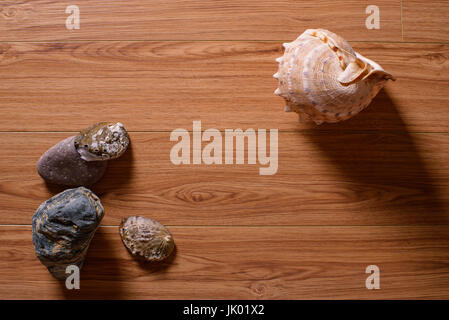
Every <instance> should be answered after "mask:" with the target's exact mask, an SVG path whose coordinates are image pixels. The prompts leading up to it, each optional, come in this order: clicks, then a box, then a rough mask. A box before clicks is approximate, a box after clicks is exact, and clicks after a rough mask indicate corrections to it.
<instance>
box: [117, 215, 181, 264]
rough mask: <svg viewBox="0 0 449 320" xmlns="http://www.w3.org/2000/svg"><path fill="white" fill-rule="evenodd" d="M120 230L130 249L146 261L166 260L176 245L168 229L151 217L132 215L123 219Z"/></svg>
mask: <svg viewBox="0 0 449 320" xmlns="http://www.w3.org/2000/svg"><path fill="white" fill-rule="evenodd" d="M119 231H120V236H121V238H122V241H123V244H124V245H125V247H126V248H127V249H128V251H129V252H130V253H131V254H133V255H135V256H138V257H140V258H143V259H144V260H145V261H161V260H164V259H166V258H168V256H169V255H170V254H171V253H172V252H173V249H174V247H175V243H174V241H173V237H172V235H171V234H170V232H169V231H168V229H167V228H166V227H165V226H163V225H162V224H161V223H159V222H157V221H155V220H152V219H149V218H145V217H138V216H137V217H136V216H132V217H128V218H126V219H123V220H122V223H121V224H120V229H119Z"/></svg>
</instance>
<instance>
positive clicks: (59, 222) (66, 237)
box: [32, 187, 104, 279]
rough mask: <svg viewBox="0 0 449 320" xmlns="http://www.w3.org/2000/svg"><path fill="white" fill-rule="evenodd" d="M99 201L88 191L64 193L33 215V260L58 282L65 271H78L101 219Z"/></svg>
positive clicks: (65, 275) (43, 205)
mask: <svg viewBox="0 0 449 320" xmlns="http://www.w3.org/2000/svg"><path fill="white" fill-rule="evenodd" d="M103 215H104V209H103V206H102V205H101V202H100V199H99V198H98V197H97V196H96V195H95V194H94V193H93V192H92V191H90V190H89V189H86V188H84V187H79V188H75V189H67V190H65V191H63V192H61V193H59V194H57V195H55V196H54V197H52V198H50V199H49V200H47V201H45V202H43V203H42V204H41V205H40V206H39V208H38V209H37V211H36V212H35V213H34V215H33V219H32V225H33V227H32V230H33V243H34V250H35V253H36V256H37V257H38V258H39V260H40V261H41V262H42V263H43V264H44V265H45V266H46V267H47V268H48V271H49V272H50V273H51V274H52V275H53V276H54V277H55V278H57V279H66V277H67V276H68V275H67V274H66V273H65V272H66V268H67V266H69V265H76V266H78V267H79V268H80V269H81V267H82V266H83V262H84V258H85V256H86V253H87V249H88V248H89V245H90V242H91V240H92V238H93V236H94V234H95V231H96V230H97V229H98V227H99V226H100V222H101V219H103Z"/></svg>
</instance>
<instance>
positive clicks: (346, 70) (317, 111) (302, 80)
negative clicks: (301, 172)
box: [273, 29, 395, 124]
mask: <svg viewBox="0 0 449 320" xmlns="http://www.w3.org/2000/svg"><path fill="white" fill-rule="evenodd" d="M284 48H285V52H284V55H283V56H282V57H280V58H277V59H276V61H277V62H278V63H279V69H278V72H277V73H276V74H274V76H273V77H274V78H276V79H278V81H279V88H278V89H276V91H275V94H276V95H279V96H281V97H283V98H284V99H285V101H286V105H285V109H284V110H285V111H286V112H290V111H294V112H296V113H298V115H299V120H300V121H301V122H305V121H314V122H315V123H316V124H321V123H323V122H339V121H342V120H346V119H349V118H351V117H352V116H354V115H356V114H357V113H359V112H360V111H361V110H363V109H364V108H366V107H367V106H368V105H369V104H370V102H371V100H372V99H373V98H374V97H375V96H376V95H377V93H378V92H379V91H380V89H381V88H382V87H383V86H384V85H385V83H386V82H387V80H389V79H391V80H395V79H394V77H393V76H392V75H391V74H389V73H387V72H386V71H385V70H384V69H382V67H381V66H380V65H378V64H377V63H375V62H374V61H372V60H370V59H367V58H365V57H363V56H362V55H361V54H359V53H357V52H355V51H354V50H353V49H352V47H351V46H350V45H349V43H348V42H346V40H344V39H343V38H342V37H340V36H338V35H336V34H335V33H332V32H330V31H328V30H324V29H308V30H306V31H305V32H304V33H303V34H301V35H300V36H299V37H298V38H297V39H296V40H295V41H293V42H291V43H284Z"/></svg>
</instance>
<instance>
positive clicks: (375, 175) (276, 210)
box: [0, 133, 449, 226]
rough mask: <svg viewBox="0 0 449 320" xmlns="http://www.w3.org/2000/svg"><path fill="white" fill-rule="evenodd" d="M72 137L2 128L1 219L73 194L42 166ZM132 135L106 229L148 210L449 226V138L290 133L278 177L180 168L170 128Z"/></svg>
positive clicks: (99, 189)
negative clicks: (50, 180)
mask: <svg viewBox="0 0 449 320" xmlns="http://www.w3.org/2000/svg"><path fill="white" fill-rule="evenodd" d="M69 135H70V134H68V133H67V134H64V133H14V134H13V133H3V134H0V145H9V152H8V153H6V154H4V156H3V157H1V158H0V167H1V168H2V169H3V173H2V179H1V182H0V223H1V224H30V221H31V216H32V215H33V213H34V211H35V210H36V209H37V207H38V206H39V205H40V203H41V202H42V201H44V200H46V199H47V198H49V197H51V196H52V195H54V194H55V193H56V192H60V191H62V190H63V188H57V187H52V186H50V187H49V186H47V185H46V184H45V183H44V182H43V180H42V179H41V178H40V177H39V175H38V174H37V172H36V168H35V166H36V162H37V160H38V159H39V157H40V155H41V153H43V152H44V151H45V150H46V149H47V148H49V147H51V146H52V145H53V144H55V143H57V142H58V141H60V140H62V139H63V138H65V137H67V136H69ZM131 141H132V142H131V145H132V148H131V150H128V151H127V153H125V155H124V156H123V157H122V158H120V159H118V160H116V161H111V162H110V166H109V168H108V171H107V173H106V176H105V177H104V178H103V180H101V181H100V182H99V183H98V184H97V185H95V186H94V187H93V188H92V189H93V191H94V192H95V193H97V194H98V195H99V196H100V197H101V200H102V203H103V205H104V206H105V210H106V216H105V218H104V220H103V223H104V224H106V225H118V224H119V223H120V220H121V218H122V217H124V216H127V215H139V214H145V215H149V216H153V217H154V218H156V219H158V220H160V221H161V222H162V223H166V224H170V225H287V226H288V225H422V224H448V217H449V216H448V213H449V210H448V209H449V183H448V181H449V165H448V164H447V160H446V159H447V156H446V155H447V154H448V153H449V141H448V140H447V135H435V134H412V135H409V134H407V133H402V134H376V135H373V134H355V133H354V134H345V133H334V134H332V135H329V134H321V135H319V134H300V133H284V134H280V135H279V169H278V172H277V173H276V174H275V175H272V176H260V175H259V167H260V165H248V164H246V165H209V166H208V165H205V164H202V165H193V164H191V165H180V166H176V165H174V164H173V163H172V162H171V161H170V150H171V148H172V146H174V145H175V142H170V134H169V133H132V134H131ZM205 144H206V143H204V144H203V146H204V145H205ZM223 147H224V146H223ZM223 154H224V152H223ZM245 157H246V156H245ZM245 162H247V161H245Z"/></svg>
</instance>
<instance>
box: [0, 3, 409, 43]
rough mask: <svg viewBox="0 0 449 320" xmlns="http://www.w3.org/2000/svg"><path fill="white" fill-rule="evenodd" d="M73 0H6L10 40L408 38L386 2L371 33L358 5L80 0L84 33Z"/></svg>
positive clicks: (2, 18) (4, 19) (4, 26)
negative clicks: (325, 33)
mask: <svg viewBox="0 0 449 320" xmlns="http://www.w3.org/2000/svg"><path fill="white" fill-rule="evenodd" d="M72 4H73V2H71V1H56V0H51V1H48V0H33V1H20V2H17V1H12V0H6V1H5V0H3V1H2V2H1V3H0V29H1V30H3V31H4V32H3V33H2V35H1V40H3V41H24V40H28V41H37V40H39V41H43V40H47V41H48V40H293V39H294V38H296V37H297V36H298V35H299V34H300V33H302V32H303V31H304V30H305V29H308V28H315V27H317V26H319V27H322V28H328V29H330V30H332V31H334V32H336V33H339V34H341V35H342V36H344V37H345V38H347V39H349V40H384V41H392V40H396V41H397V40H400V39H401V22H400V15H401V12H400V0H394V1H392V0H379V1H376V5H377V6H379V8H380V10H381V12H382V28H381V29H380V30H368V29H367V28H366V27H365V19H366V17H367V16H368V15H367V14H366V13H365V8H366V6H368V5H369V4H370V3H366V2H365V1H363V2H360V1H357V0H345V1H339V2H338V5H336V4H335V1H332V0H326V1H313V0H307V1H304V0H301V1H297V0H263V1H261V0H247V1H238V0H220V1H182V0H152V1H140V0H129V1H126V2H123V1H99V0H97V1H91V0H77V1H76V4H77V5H78V6H79V8H80V13H81V14H80V29H79V30H71V31H69V30H67V29H66V26H65V21H66V18H67V17H68V16H69V15H68V14H66V13H65V9H66V7H67V6H68V5H72Z"/></svg>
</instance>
